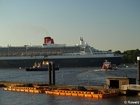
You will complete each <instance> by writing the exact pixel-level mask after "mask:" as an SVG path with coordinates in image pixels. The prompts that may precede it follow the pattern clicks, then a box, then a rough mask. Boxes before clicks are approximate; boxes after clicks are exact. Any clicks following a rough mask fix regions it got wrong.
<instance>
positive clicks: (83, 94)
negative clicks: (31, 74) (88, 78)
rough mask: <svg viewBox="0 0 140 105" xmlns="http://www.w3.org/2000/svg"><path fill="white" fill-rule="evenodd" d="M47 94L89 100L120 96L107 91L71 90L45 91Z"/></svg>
mask: <svg viewBox="0 0 140 105" xmlns="http://www.w3.org/2000/svg"><path fill="white" fill-rule="evenodd" d="M45 93H46V94H52V95H62V96H77V97H87V98H109V97H113V96H118V92H108V93H105V91H103V92H101V91H98V93H95V92H94V91H70V90H54V91H45Z"/></svg>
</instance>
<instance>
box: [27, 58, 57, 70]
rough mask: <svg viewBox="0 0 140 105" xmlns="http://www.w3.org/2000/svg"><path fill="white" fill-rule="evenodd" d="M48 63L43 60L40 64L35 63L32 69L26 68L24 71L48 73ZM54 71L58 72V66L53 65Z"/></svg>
mask: <svg viewBox="0 0 140 105" xmlns="http://www.w3.org/2000/svg"><path fill="white" fill-rule="evenodd" d="M48 64H49V62H48V61H47V60H46V59H44V60H43V61H42V63H38V62H35V63H34V65H33V67H28V68H26V71H48ZM55 70H59V65H55Z"/></svg>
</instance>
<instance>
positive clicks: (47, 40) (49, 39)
mask: <svg viewBox="0 0 140 105" xmlns="http://www.w3.org/2000/svg"><path fill="white" fill-rule="evenodd" d="M48 43H51V44H54V40H53V39H52V38H51V37H45V38H44V44H48Z"/></svg>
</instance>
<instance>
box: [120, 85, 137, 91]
mask: <svg viewBox="0 0 140 105" xmlns="http://www.w3.org/2000/svg"><path fill="white" fill-rule="evenodd" d="M121 90H134V91H140V85H137V84H129V85H122V86H121Z"/></svg>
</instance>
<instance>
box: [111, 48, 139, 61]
mask: <svg viewBox="0 0 140 105" xmlns="http://www.w3.org/2000/svg"><path fill="white" fill-rule="evenodd" d="M114 53H115V54H122V55H123V57H122V63H135V62H137V56H138V55H139V54H140V50H139V49H136V50H127V51H124V52H123V53H121V51H119V50H118V51H115V52H114Z"/></svg>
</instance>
